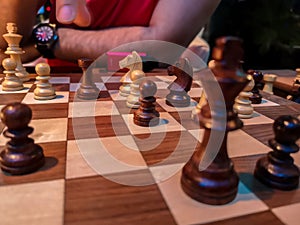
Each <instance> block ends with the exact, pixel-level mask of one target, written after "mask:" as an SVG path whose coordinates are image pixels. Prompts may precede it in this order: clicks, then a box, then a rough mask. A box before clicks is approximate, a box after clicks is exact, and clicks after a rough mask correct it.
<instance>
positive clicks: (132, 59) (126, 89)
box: [119, 51, 143, 97]
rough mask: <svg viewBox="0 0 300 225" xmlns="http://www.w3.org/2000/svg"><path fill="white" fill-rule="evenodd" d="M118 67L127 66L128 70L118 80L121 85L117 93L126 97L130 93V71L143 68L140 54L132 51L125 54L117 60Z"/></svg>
mask: <svg viewBox="0 0 300 225" xmlns="http://www.w3.org/2000/svg"><path fill="white" fill-rule="evenodd" d="M119 65H120V69H124V68H127V69H129V71H128V72H127V73H126V74H125V75H124V76H123V77H122V78H121V80H120V82H121V83H122V85H121V86H120V89H119V94H120V95H121V96H124V97H127V96H128V95H129V94H130V84H131V83H132V80H131V73H132V71H134V70H143V62H142V58H141V57H140V55H139V54H138V53H137V52H136V51H133V52H132V53H131V54H130V55H128V56H126V57H125V58H124V59H122V60H121V61H120V62H119Z"/></svg>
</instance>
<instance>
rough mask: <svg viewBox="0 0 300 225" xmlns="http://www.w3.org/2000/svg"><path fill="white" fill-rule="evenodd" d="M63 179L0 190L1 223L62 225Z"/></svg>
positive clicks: (12, 186) (9, 224)
mask: <svg viewBox="0 0 300 225" xmlns="http://www.w3.org/2000/svg"><path fill="white" fill-rule="evenodd" d="M64 183H65V182H64V179H60V180H53V181H46V182H34V183H27V184H19V185H9V186H1V187H0V198H1V204H0V218H1V224H6V225H14V224H22V225H34V224H36V225H38V224H43V225H62V224H63V213H64Z"/></svg>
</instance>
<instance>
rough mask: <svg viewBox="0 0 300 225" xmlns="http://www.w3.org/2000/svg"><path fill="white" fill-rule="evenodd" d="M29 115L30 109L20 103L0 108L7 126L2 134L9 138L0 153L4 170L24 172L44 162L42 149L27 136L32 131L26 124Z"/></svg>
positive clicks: (11, 172) (35, 168)
mask: <svg viewBox="0 0 300 225" xmlns="http://www.w3.org/2000/svg"><path fill="white" fill-rule="evenodd" d="M31 117H32V111H31V109H30V108H29V107H28V106H27V105H25V104H22V103H12V104H9V105H6V106H5V107H4V108H3V109H2V110H1V114H0V118H1V121H2V122H3V123H4V124H5V125H6V126H7V129H6V130H5V131H4V132H3V135H4V137H6V138H10V139H11V140H10V141H8V142H7V144H6V145H5V148H4V150H3V151H2V152H1V153H0V163H1V169H2V170H3V171H4V172H7V173H9V174H12V175H19V174H26V173H31V172H33V171H35V170H37V169H39V168H40V167H41V166H43V164H44V161H45V159H44V154H43V149H42V148H41V147H40V146H39V145H37V144H35V143H34V140H33V139H31V138H29V137H28V135H30V134H31V133H32V132H33V128H32V127H29V126H28V124H29V122H30V120H31Z"/></svg>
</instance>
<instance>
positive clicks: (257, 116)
mask: <svg viewBox="0 0 300 225" xmlns="http://www.w3.org/2000/svg"><path fill="white" fill-rule="evenodd" d="M242 121H243V123H244V125H253V124H262V123H273V122H274V120H272V119H270V118H268V117H266V116H264V115H263V114H261V113H258V112H255V111H254V112H253V115H252V117H251V118H248V119H242Z"/></svg>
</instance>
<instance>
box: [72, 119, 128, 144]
mask: <svg viewBox="0 0 300 225" xmlns="http://www.w3.org/2000/svg"><path fill="white" fill-rule="evenodd" d="M129 134H130V131H129V130H128V127H127V125H126V124H125V122H124V120H123V118H122V117H121V116H120V115H111V116H96V117H73V118H69V122H68V140H74V139H77V140H78V139H87V138H98V137H112V136H123V135H129Z"/></svg>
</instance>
